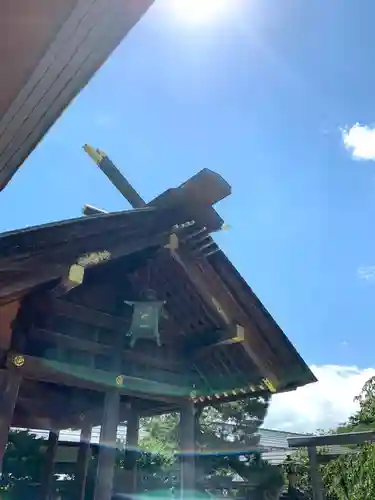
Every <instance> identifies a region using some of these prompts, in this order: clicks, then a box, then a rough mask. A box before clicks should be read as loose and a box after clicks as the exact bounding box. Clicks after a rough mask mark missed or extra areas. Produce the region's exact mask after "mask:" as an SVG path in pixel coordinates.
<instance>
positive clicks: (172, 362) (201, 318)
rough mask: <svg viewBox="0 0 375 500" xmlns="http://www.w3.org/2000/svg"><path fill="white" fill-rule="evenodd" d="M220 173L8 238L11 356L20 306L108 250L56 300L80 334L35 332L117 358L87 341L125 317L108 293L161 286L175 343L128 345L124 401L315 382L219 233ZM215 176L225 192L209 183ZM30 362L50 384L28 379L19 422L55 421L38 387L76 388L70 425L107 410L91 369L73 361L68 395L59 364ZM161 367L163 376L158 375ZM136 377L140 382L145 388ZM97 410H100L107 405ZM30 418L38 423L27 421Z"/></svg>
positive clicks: (3, 296)
mask: <svg viewBox="0 0 375 500" xmlns="http://www.w3.org/2000/svg"><path fill="white" fill-rule="evenodd" d="M216 175H217V174H214V173H213V172H210V171H203V172H201V173H200V174H197V176H195V177H194V178H193V182H192V180H191V179H190V180H189V181H187V182H186V183H184V184H183V185H182V186H180V187H179V188H175V189H171V190H168V191H166V192H165V193H163V194H162V195H161V196H159V197H158V198H156V199H155V200H153V201H152V202H151V203H150V204H149V205H148V206H146V207H145V208H141V209H136V210H129V211H124V212H117V213H110V214H100V215H94V216H89V217H80V218H78V219H73V220H68V221H62V222H56V223H50V224H45V225H42V226H38V227H32V228H26V229H22V230H19V231H11V232H8V233H4V234H3V235H0V354H1V351H2V352H3V353H4V352H6V351H7V350H8V349H9V346H10V339H11V336H12V326H11V325H12V320H13V319H15V317H16V315H17V314H18V311H19V309H20V307H21V309H23V308H24V307H25V306H24V305H23V304H25V301H27V299H28V297H30V296H40V294H41V293H42V294H43V293H44V294H45V293H47V294H49V296H50V295H51V294H53V292H54V291H55V290H56V288H57V289H58V288H59V286H61V285H62V284H63V283H64V280H65V278H66V277H67V275H68V272H69V269H70V267H71V266H72V265H73V264H74V263H75V262H79V261H80V259H81V258H82V257H84V258H87V256H90V255H91V256H92V255H96V256H98V255H102V256H104V258H103V259H102V261H100V259H99V261H98V260H97V261H95V260H94V261H89V263H88V264H87V266H86V268H85V272H84V280H83V283H82V284H81V285H79V286H77V287H76V288H74V289H72V290H71V291H70V292H68V293H66V294H65V295H64V294H63V295H62V296H59V297H58V298H57V299H56V298H53V297H55V296H54V295H53V297H52V302H48V301H47V302H48V307H49V308H51V307H52V310H53V311H55V313H54V314H57V316H58V318H63V319H64V318H65V320H64V321H65V325H66V320H68V325H67V326H65V327H64V328H66V332H65V333H66V334H67V335H68V336H69V335H71V334H73V330H74V328H76V330H75V333H74V336H75V338H73V339H72V338H71V337H70V340H69V339H67V338H66V337H65V333H64V331H62V330H61V328H62V326H61V323H52V326H51V327H48V328H47V329H46V328H45V327H43V326H42V327H38V326H37V328H36V329H34V330H33V331H32V339H35V341H36V342H38V341H40V340H41V341H42V342H45V341H46V338H49V339H50V342H52V343H55V342H59V343H61V342H63V343H64V345H65V346H66V343H67V341H69V342H70V345H75V346H76V347H75V348H76V349H78V350H79V351H80V352H87V353H90V352H91V353H97V354H99V355H100V356H103V355H104V356H107V359H108V356H111V354H110V353H109V354H108V348H107V347H106V346H105V345H104V346H102V345H98V344H97V343H96V344H95V343H94V342H93V341H91V340H88V339H87V338H79V336H80V331H81V330H80V328H81V327H80V326H79V325H82V324H86V325H87V326H88V327H90V328H91V329H93V328H94V329H95V328H96V329H97V328H98V327H99V328H104V329H105V331H107V330H108V329H109V330H111V331H115V330H118V329H119V325H120V324H121V325H123V318H122V317H121V316H116V311H115V310H114V309H113V308H112V306H111V308H110V309H106V308H103V307H104V306H103V297H105V296H107V295H108V296H109V295H110V293H111V290H113V288H114V287H115V286H120V287H122V288H123V283H124V281H123V280H125V281H126V283H128V284H129V286H130V289H131V290H133V291H134V293H135V294H136V295H137V294H139V293H140V292H141V291H142V290H144V289H145V288H151V289H152V290H155V291H156V292H157V297H158V300H164V301H166V306H165V307H166V319H163V321H161V322H160V333H161V336H162V343H163V347H162V348H160V349H161V350H160V351H158V355H157V356H155V347H152V348H151V347H150V349H151V350H150V351H146V350H142V352H140V351H137V349H136V348H134V349H131V350H126V349H128V348H126V349H125V350H124V352H123V354H122V357H123V362H124V363H125V364H126V367H128V368H129V369H130V370H131V374H132V375H131V376H128V375H125V378H126V377H127V385H126V390H125V391H124V393H123V395H124V400H123V402H124V404H126V401H127V397H128V396H129V395H130V396H131V395H133V396H132V397H135V396H136V397H139V398H140V403H139V404H140V405H141V406H142V405H145V404H146V403H145V402H144V401H146V400H147V398H149V400H150V401H151V403H150V405H149V406H147V404H146V406H142V411H144V413H147V412H150V410H151V412H153V413H155V412H156V413H157V412H160V411H165V410H166V408H167V407H169V408H171V409H172V408H173V405H174V404H176V401H177V400H178V399H181V398H184V397H192V398H193V399H194V398H195V399H196V402H197V403H198V404H200V403H202V404H207V402H208V401H214V400H220V401H221V402H222V401H225V400H228V401H229V400H233V399H238V398H240V397H243V396H245V395H252V394H253V395H255V394H259V393H261V394H265V393H267V392H268V393H269V392H275V391H276V392H280V391H288V390H293V389H295V388H297V387H299V386H303V385H305V384H308V383H311V382H314V381H315V380H316V379H315V377H314V375H313V374H312V372H311V371H310V369H309V368H308V366H307V365H306V364H305V362H304V361H303V360H302V358H301V357H300V356H299V354H298V353H297V351H296V349H295V348H294V347H293V345H292V344H291V342H290V341H289V340H288V338H287V337H286V336H285V334H284V333H283V332H282V330H281V329H280V328H279V327H278V325H277V323H276V322H275V321H274V319H273V318H272V316H271V315H270V314H269V313H268V311H267V310H266V309H265V308H264V306H263V305H262V303H261V302H260V300H259V299H258V298H257V297H256V295H255V294H254V292H253V291H252V290H251V288H250V287H249V285H248V284H247V283H246V282H245V280H244V279H243V278H242V277H241V275H240V274H239V273H238V271H237V270H236V268H235V267H234V266H233V264H232V263H231V262H230V261H229V260H228V258H227V257H226V255H225V254H224V253H223V251H222V250H221V249H220V248H219V247H218V246H217V244H216V243H215V242H214V240H213V239H212V237H211V233H212V231H215V230H218V229H219V228H220V227H221V226H222V224H223V221H222V219H221V218H220V216H219V215H218V214H217V212H216V211H215V210H214V208H213V207H212V204H213V203H216V201H217V200H218V199H221V198H222V197H223V196H224V194H223V193H226V194H225V196H226V195H227V194H228V192H230V189H229V188H228V186H227V185H226V184H225V181H224V180H223V179H221V178H219V176H218V177H215V176H216ZM215 179H216V184H215V182H214V180H215ZM207 180H209V182H208V184H209V185H211V186H216V188H215V189H214V188H212V189H211V191H210V189H208V188H207V186H206V188H205V189H202V185H204V184H205V182H206V181H207ZM218 186H219V187H218ZM202 235H203V236H202ZM38 294H39V295H38ZM43 297H46V295H44V296H43ZM88 297H91V298H90V299H88ZM93 297H94V298H93ZM82 300H83V302H82ZM43 301H44V298H43ZM20 304H21V306H20ZM108 307H109V306H108ZM72 321H73V323H72ZM75 321H77V322H78V323H77V327H75V326H74V322H75ZM63 324H64V323H63ZM59 325H60V326H59ZM90 325H91V326H90ZM77 328H78V329H77ZM122 328H124V327H123V326H121V329H122ZM72 329H73V330H72ZM237 337H238V338H239V339H240V340H239V341H238V340H237ZM32 341H33V342H34V340H32ZM59 345H60V344H59ZM169 352H170V353H171V354H170V355H169V354H168V353H169ZM0 361H1V359H0ZM27 364H28V365H29V366H30V367H31V368H32V370H34V373H38V374H39V375H38V377H39V378H38V380H39V386H38V384H36V381H35V377H34V380H31V379H30V380H25V383H24V387H23V390H22V391H21V393H20V394H21V397H20V402H19V403H18V407H17V411H16V417H17V418H18V419H19V423H15V424H14V425H19V426H24V427H28V426H29V427H38V426H39V427H40V428H43V426H42V425H41V423H40V422H39V421H38V419H39V420H40V419H42V420H43V418H44V417H43V414H46V412H47V414H48V411H46V409H45V408H43V404H42V403H39V405H41V406H40V408H39V410H38V409H37V408H36V407H34V406H33V405H34V403H32V401H34V400H37V399H38V398H37V397H36V396H34V395H33V394H37V393H38V394H41V393H43V394H47V392H48V393H49V396H48V397H49V399H50V400H51V401H53V400H56V404H54V405H52V406H51V407H53V408H61V405H63V406H64V408H65V407H68V405H67V404H64V403H63V401H68V400H69V398H72V400H73V399H74V398H73V396H72V394H73V395H74V394H75V400H76V403H75V405H74V411H73V405H71V406H70V414H69V415H67V416H65V417H64V418H65V420H64V422H63V423H62V424H61V425H62V427H61V428H64V425H67V426H68V427H74V426H75V425H78V424H79V421H78V420H77V419H79V415H80V414H81V413H85V412H86V411H88V410H87V409H90V408H91V409H92V411H94V410H93V408H99V407H100V403H98V396H97V393H95V391H97V389H98V386H97V382H95V381H93V382H92V383H91V382H90V386H89V387H88V384H87V383H86V382H84V384H83V383H82V384H81V382H80V381H79V375H78V379H77V374H76V375H74V373H73V372H71V369H70V368H69V365H65V366H66V370H67V376H68V377H70V381H69V382H67V384H66V385H67V387H65V388H64V387H61V388H60V389H59V390H58V391H57V392H56V390H55V389H53V387H55V388H56V387H58V385H56V384H59V383H60V382H59V380H61V378H60V379H59V377H60V375H58V374H57V372H53V373H51V371H48V373H47V372H46V371H45V368H44V367H43V366H42V365H40V364H39V362H38V358H33V359H30V360H27ZM63 365H64V364H63V363H62V364H61V363H60V365H59V366H60V367H62V366H63ZM3 366H4V365H3ZM130 367H131V368H130ZM64 369H65V368H64ZM144 370H146V371H147V376H148V377H149V380H158V382H157V384H159V385H158V387H156V386H155V390H156V391H162V392H163V391H164V392H163V394H160V392H156V393H155V394H152V391H153V390H154V389H152V383H150V382H147V381H146V379H147V376H145V377H143V374H144V373H145V372H144ZM152 370H154V372H153V371H152ZM186 370H187V371H186ZM0 371H1V370H0ZM69 372H71V373H70V374H69V375H68V373H69ZM25 373H26V372H25ZM120 373H121V372H120ZM122 373H125V372H122ZM129 373H130V372H129ZM152 373H155V376H157V377H161V378H157V379H156V378H155V379H153V378H152V377H153V375H152ZM156 374H157V375H156ZM0 375H1V374H0ZM186 376H188V377H191V378H189V380H195V381H197V384H198V386H199V387H200V388H201V389H200V390H201V392H199V393H198V392H197V393H196V392H195V391H194V390H193V387H195V383H194V384H193V385H187V386H186V385H184V382H177V380H178V379H179V380H185V378H184V377H186ZM134 377H136V378H134ZM150 377H151V379H150ZM181 377H182V379H181ZM26 379H27V377H26ZM66 380H67V379H66ZM132 381H133V382H134V381H136V385H135V386H134V387H133V389H131V383H133V382H132ZM53 382H54V383H53ZM80 384H81V385H80ZM138 384H141V385H138ZM178 384H182V385H178ZM270 384H271V385H270ZM68 386H69V387H68ZM80 386H81V388H88V389H89V390H91V391H92V395H90V394H87V396H85V397H83V396H79V394H78V392H79V387H80ZM77 390H78V392H77ZM85 390H86V389H85ZM72 391H73V392H72ZM142 391H143V393H144V394H143V396H142V395H141V394H142ZM174 391H175V392H174ZM60 392H62V394H60ZM160 396H162V397H160ZM45 397H46V396H44V399H45ZM142 397H144V398H145V400H144V401H143V402H142ZM42 399H43V398H42ZM85 401H86V402H85ZM35 404H36V403H35ZM85 405H86V406H85ZM168 405H169V406H168ZM171 405H172V406H171ZM174 407H175V406H174ZM30 408H33V409H32V410H30ZM85 408H86V409H85ZM95 412H96V413H95ZM73 413H74V415H75V416H74V415H73ZM94 413H95V414H96V415H98V414H99V415H100V412H99V413H98V410H95V411H94ZM28 416H29V417H30V418H31V420H30V423H29V425H26V421H27V422H28V420H27V417H28ZM47 416H48V415H45V418H47ZM49 418H52V417H51V416H49ZM98 418H99V417H98ZM74 419H75V420H74ZM17 422H18V421H17ZM38 422H39V423H38Z"/></svg>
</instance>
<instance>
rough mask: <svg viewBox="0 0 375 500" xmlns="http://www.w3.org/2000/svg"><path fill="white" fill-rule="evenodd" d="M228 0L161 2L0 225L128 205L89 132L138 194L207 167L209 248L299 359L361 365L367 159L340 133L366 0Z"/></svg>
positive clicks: (354, 116) (17, 192) (369, 68)
mask: <svg viewBox="0 0 375 500" xmlns="http://www.w3.org/2000/svg"><path fill="white" fill-rule="evenodd" d="M175 1H178V0H175ZM202 1H204V0H202ZM233 4H234V6H233V7H232V8H231V9H230V11H228V12H227V13H226V15H222V16H216V18H215V19H212V20H211V22H206V23H205V25H202V24H199V25H198V24H194V23H190V22H184V21H183V20H182V19H178V18H177V17H176V16H174V15H172V14H171V13H170V12H169V11H168V9H167V6H166V0H165V1H164V2H163V1H162V0H160V1H159V5H156V6H155V7H153V8H152V9H151V10H150V11H149V12H148V13H147V15H146V16H145V17H144V18H143V20H142V21H141V22H140V23H139V24H138V26H136V28H134V30H133V31H132V32H131V34H130V35H129V36H128V37H127V38H126V39H125V40H124V42H123V43H122V44H121V46H120V47H119V48H118V49H117V50H116V52H115V53H114V54H113V56H112V57H111V58H110V59H109V60H108V62H107V63H106V64H105V66H104V67H103V68H102V69H101V70H100V71H99V72H98V74H97V75H96V76H95V77H94V79H93V80H92V81H91V82H90V84H89V85H88V86H87V87H86V88H85V89H84V91H83V92H82V93H81V95H80V96H79V97H78V98H77V99H76V100H75V101H74V102H73V103H72V105H71V106H70V107H69V108H68V109H67V111H66V112H65V113H64V115H63V116H62V118H61V119H60V120H59V121H58V122H57V123H56V125H55V126H54V127H53V128H52V129H51V131H50V133H49V134H48V135H47V136H46V138H45V139H44V140H43V141H42V142H41V143H40V144H39V146H38V148H37V149H36V150H35V152H34V153H33V154H32V155H31V156H30V158H29V159H28V160H27V161H26V162H25V164H24V166H23V168H22V169H21V170H20V171H19V173H18V174H17V175H16V176H15V177H14V179H13V180H12V182H11V184H10V185H9V186H8V187H7V189H6V190H5V191H3V192H2V193H1V196H0V210H1V212H2V213H6V214H7V217H3V218H2V220H1V221H0V230H8V229H13V228H19V227H23V226H26V225H35V224H40V223H44V222H47V221H51V220H58V219H62V218H71V217H76V216H79V215H80V212H81V207H82V205H83V204H84V203H86V202H87V203H91V204H93V205H96V206H99V207H103V208H106V209H108V210H116V209H121V208H126V207H127V205H126V203H125V202H124V201H123V199H122V198H121V196H120V195H119V194H118V193H117V192H116V191H115V190H114V188H113V187H112V186H111V185H110V184H109V183H108V182H107V180H106V179H105V177H104V176H103V175H102V174H101V173H100V172H99V171H98V169H96V168H95V166H94V164H93V163H92V162H91V161H90V160H89V159H88V157H87V156H86V155H85V154H84V153H83V151H82V149H81V147H82V145H83V144H84V143H86V142H87V143H89V144H92V145H94V146H95V147H99V148H100V149H103V150H104V151H106V152H107V153H108V154H109V156H110V157H111V159H112V160H113V161H114V162H115V163H116V164H117V165H118V167H119V168H120V169H121V170H122V171H123V172H124V173H125V174H126V175H127V177H128V179H129V180H130V181H131V182H132V183H133V184H134V185H135V187H136V188H137V189H138V190H139V191H140V192H141V194H142V196H143V197H144V198H146V199H147V200H148V199H151V198H152V197H153V196H155V195H157V194H158V193H160V192H161V191H163V190H165V189H167V188H168V187H172V186H176V185H178V184H179V183H181V182H182V181H184V180H186V179H187V178H188V177H190V176H191V175H193V174H194V173H196V172H197V171H198V170H200V169H201V168H204V167H208V168H211V169H213V170H216V171H218V172H219V173H221V174H222V175H223V176H224V177H225V178H226V179H227V180H228V181H229V182H230V183H231V184H232V186H233V195H232V196H231V197H230V198H228V199H227V200H225V201H224V202H222V203H221V204H220V205H218V209H219V211H220V213H221V215H222V216H223V218H224V219H225V221H226V222H227V223H228V224H230V225H231V226H232V229H231V230H230V231H229V232H225V233H223V234H222V235H221V236H220V244H221V245H222V247H223V249H224V250H225V251H226V252H227V253H228V255H229V257H230V258H231V259H232V260H233V262H234V263H235V265H236V266H237V267H238V268H239V270H240V271H241V273H242V274H243V275H244V276H245V278H246V279H247V280H248V282H249V283H250V285H251V286H252V287H253V289H254V290H255V292H256V293H257V294H258V295H259V297H260V298H261V300H262V301H263V302H264V304H265V305H266V307H267V308H268V309H269V310H270V312H271V313H272V315H273V316H274V317H275V319H276V320H277V321H278V322H279V324H280V325H281V326H282V328H283V329H284V330H285V332H286V333H287V335H288V336H289V337H290V339H291V340H292V341H293V342H294V343H295V345H296V346H297V348H298V349H299V351H300V352H301V354H302V355H303V357H304V358H305V359H306V361H307V362H309V363H314V364H318V365H322V364H337V365H354V364H356V365H358V366H359V367H370V366H373V363H374V355H373V352H374V349H375V336H374V335H373V332H374V329H375V315H374V308H373V304H374V300H375V281H374V282H373V280H372V279H362V278H361V273H359V272H358V270H359V269H361V268H365V269H367V268H368V266H372V265H375V251H374V250H375V237H374V235H373V220H374V211H375V165H374V164H373V163H372V162H371V161H358V160H354V159H353V158H352V155H351V154H350V151H348V150H347V149H345V147H344V142H343V136H342V131H341V130H342V129H343V128H346V127H351V126H353V125H354V124H355V123H357V122H359V123H361V124H365V125H368V126H371V125H372V123H373V121H374V117H375V109H374V106H375V105H374V88H375V72H374V69H373V64H372V59H373V56H374V49H373V46H374V43H373V19H374V16H375V3H374V2H373V1H372V0H368V1H366V0H358V1H357V2H353V1H352V0H330V1H329V2H327V1H326V0H325V1H323V0H246V3H244V4H242V5H241V2H240V0H237V3H236V0H234V1H233ZM357 156H358V155H357ZM374 157H375V155H374ZM9 214H10V215H9ZM362 275H363V272H362ZM370 278H371V276H370Z"/></svg>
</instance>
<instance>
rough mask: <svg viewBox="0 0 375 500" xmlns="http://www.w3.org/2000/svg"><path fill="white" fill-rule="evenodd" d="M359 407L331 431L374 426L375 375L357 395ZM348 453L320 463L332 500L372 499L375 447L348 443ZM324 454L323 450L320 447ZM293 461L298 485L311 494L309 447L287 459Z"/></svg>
mask: <svg viewBox="0 0 375 500" xmlns="http://www.w3.org/2000/svg"><path fill="white" fill-rule="evenodd" d="M355 401H357V402H358V404H359V408H358V410H357V411H356V412H355V413H354V414H353V415H352V416H350V417H349V419H348V421H347V422H346V423H343V424H341V425H340V426H339V427H338V428H337V429H335V430H333V431H332V432H336V433H343V432H356V431H357V432H359V431H368V430H373V429H375V378H374V377H373V378H371V379H369V380H368V381H367V382H366V383H365V385H364V386H363V388H362V390H361V392H360V394H359V395H358V396H357V397H356V398H355ZM348 449H349V450H352V453H348V454H346V455H343V456H341V457H339V458H338V459H336V460H332V461H330V462H328V463H327V464H325V465H321V466H320V471H321V474H322V479H323V485H324V488H325V491H326V493H327V495H328V497H329V499H330V500H348V499H350V500H370V499H374V498H375V446H374V445H373V444H371V443H364V444H362V445H361V446H360V447H359V449H355V448H354V447H352V446H348ZM318 452H320V453H324V452H325V450H324V449H320V450H318ZM290 463H292V464H293V466H294V469H295V471H296V480H297V483H296V485H297V487H298V488H300V489H301V490H302V491H304V492H306V493H308V494H310V495H311V493H312V492H311V481H310V477H309V464H308V457H307V453H306V450H298V451H297V452H296V453H295V454H293V456H292V457H291V458H290V459H289V460H288V461H287V462H286V467H288V466H289V465H290Z"/></svg>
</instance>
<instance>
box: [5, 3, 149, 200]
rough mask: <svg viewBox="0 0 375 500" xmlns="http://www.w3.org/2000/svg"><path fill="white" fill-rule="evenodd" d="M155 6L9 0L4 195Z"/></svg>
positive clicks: (7, 15) (6, 33) (6, 51)
mask: <svg viewBox="0 0 375 500" xmlns="http://www.w3.org/2000/svg"><path fill="white" fill-rule="evenodd" d="M152 3H153V0H4V1H3V2H2V4H1V7H2V9H1V27H2V29H1V32H0V74H1V79H0V191H1V190H2V189H3V188H4V187H5V186H6V184H7V183H8V182H9V180H10V179H11V177H12V176H13V175H14V173H15V172H16V171H17V169H18V168H19V167H20V165H21V164H22V162H23V161H24V160H25V159H26V158H27V156H28V155H29V153H30V152H31V151H32V150H33V149H34V148H35V146H36V145H37V143H38V142H39V141H40V140H41V138H42V137H43V136H44V135H45V133H46V132H47V131H48V129H49V128H50V127H51V126H52V125H53V123H54V122H55V121H56V119H57V118H58V117H59V116H60V115H61V113H62V112H63V111H64V109H65V108H66V107H67V106H68V105H69V103H70V102H71V101H72V100H73V98H74V97H75V96H76V95H77V94H78V93H79V92H80V90H81V89H82V88H83V87H84V86H85V85H86V84H87V82H88V81H89V80H90V78H91V77H92V75H93V74H94V73H95V72H96V71H97V69H98V68H100V66H101V65H102V64H103V63H104V62H105V60H106V59H107V58H108V56H109V55H110V54H111V52H112V51H113V50H114V49H115V47H116V46H117V45H118V44H119V43H120V41H121V40H122V39H123V38H124V36H125V35H126V34H127V33H128V32H129V30H130V29H131V28H132V27H133V26H134V25H135V24H136V23H137V22H138V20H139V19H140V18H141V17H142V16H143V14H144V13H145V12H146V11H147V9H148V8H149V7H150V5H151V4H152Z"/></svg>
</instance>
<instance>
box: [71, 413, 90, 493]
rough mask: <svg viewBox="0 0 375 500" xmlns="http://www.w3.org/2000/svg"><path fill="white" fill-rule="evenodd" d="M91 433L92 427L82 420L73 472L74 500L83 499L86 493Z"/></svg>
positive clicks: (85, 420)
mask: <svg viewBox="0 0 375 500" xmlns="http://www.w3.org/2000/svg"><path fill="white" fill-rule="evenodd" d="M91 432H92V425H91V423H90V422H89V421H88V420H87V419H84V420H83V423H82V429H81V437H80V445H79V450H78V457H77V464H76V471H75V479H74V480H75V483H76V492H77V493H76V497H75V499H76V500H84V499H85V491H86V480H87V471H88V467H89V461H90V458H91V445H90V442H91Z"/></svg>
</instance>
